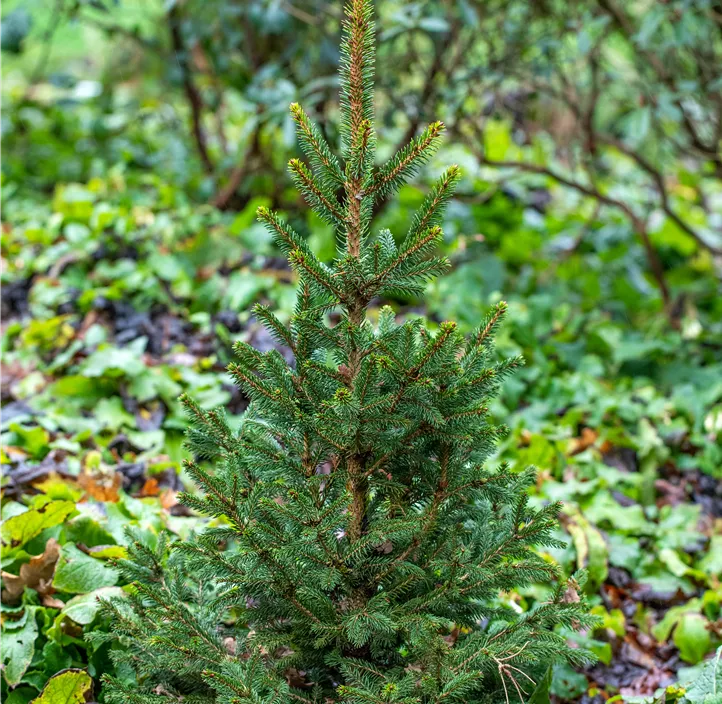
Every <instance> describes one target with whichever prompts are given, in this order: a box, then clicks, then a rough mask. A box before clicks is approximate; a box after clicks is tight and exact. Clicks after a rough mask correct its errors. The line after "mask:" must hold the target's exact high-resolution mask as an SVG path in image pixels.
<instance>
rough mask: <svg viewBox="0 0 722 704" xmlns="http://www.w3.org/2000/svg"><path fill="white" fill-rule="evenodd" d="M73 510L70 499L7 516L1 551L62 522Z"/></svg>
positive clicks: (16, 545)
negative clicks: (10, 516)
mask: <svg viewBox="0 0 722 704" xmlns="http://www.w3.org/2000/svg"><path fill="white" fill-rule="evenodd" d="M73 511H75V504H74V503H73V502H72V501H51V502H49V503H47V504H45V505H44V506H41V507H39V508H35V509H30V510H29V511H25V512H24V513H21V514H19V515H17V516H13V517H12V518H9V519H8V520H7V521H4V522H3V525H2V532H1V534H2V552H3V554H5V553H6V552H8V551H10V550H14V549H15V548H19V547H21V546H23V545H25V543H27V542H28V541H29V540H32V539H33V538H34V537H35V536H36V535H40V533H42V532H43V531H44V530H45V529H46V528H50V527H51V526H56V525H58V524H59V523H62V522H63V521H64V520H65V519H66V518H67V517H68V516H69V515H70V514H71V513H73Z"/></svg>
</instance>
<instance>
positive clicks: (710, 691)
mask: <svg viewBox="0 0 722 704" xmlns="http://www.w3.org/2000/svg"><path fill="white" fill-rule="evenodd" d="M685 702H689V704H722V646H720V647H719V648H717V652H716V653H715V655H714V657H713V658H712V659H711V660H709V661H707V663H706V664H705V665H704V667H703V668H702V672H701V673H700V674H699V675H698V676H697V677H695V679H694V681H693V682H692V683H690V685H689V687H688V688H687V692H686V693H685Z"/></svg>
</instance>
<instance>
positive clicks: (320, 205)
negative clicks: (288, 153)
mask: <svg viewBox="0 0 722 704" xmlns="http://www.w3.org/2000/svg"><path fill="white" fill-rule="evenodd" d="M288 170H289V171H290V172H291V177H292V178H293V182H294V183H295V184H296V187H297V188H298V189H299V190H300V191H301V192H302V193H303V194H304V196H305V197H306V203H308V205H309V206H311V208H313V209H314V210H315V211H316V212H317V213H318V214H319V215H320V216H321V217H322V218H323V219H324V220H326V221H327V222H329V223H331V224H335V225H343V222H344V216H343V214H342V213H341V211H340V210H339V207H340V206H339V204H338V202H337V201H336V196H335V195H334V194H333V193H332V192H330V191H329V190H328V189H326V188H323V187H322V186H319V185H318V184H317V183H316V182H315V181H314V180H313V176H312V175H311V173H310V172H309V170H308V169H307V168H306V165H305V164H304V163H303V162H302V161H301V160H300V159H291V161H289V162H288Z"/></svg>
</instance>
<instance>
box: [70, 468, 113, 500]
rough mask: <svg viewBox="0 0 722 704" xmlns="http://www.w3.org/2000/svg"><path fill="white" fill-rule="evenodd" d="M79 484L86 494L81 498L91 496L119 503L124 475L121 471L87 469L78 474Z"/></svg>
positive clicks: (85, 498)
mask: <svg viewBox="0 0 722 704" xmlns="http://www.w3.org/2000/svg"><path fill="white" fill-rule="evenodd" d="M78 484H79V485H80V486H81V487H82V488H83V489H84V490H85V494H86V495H85V496H84V497H83V499H81V500H84V501H87V500H88V498H91V499H95V500H96V501H107V502H110V503H117V502H118V501H119V500H120V496H119V494H118V490H119V489H120V487H121V486H122V485H123V475H122V474H121V473H120V472H112V473H110V472H97V471H96V472H93V471H88V470H87V469H85V470H83V471H82V472H81V473H80V475H79V476H78Z"/></svg>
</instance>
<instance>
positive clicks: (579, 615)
mask: <svg viewBox="0 0 722 704" xmlns="http://www.w3.org/2000/svg"><path fill="white" fill-rule="evenodd" d="M373 76H374V25H373V21H372V16H371V2H370V0H351V1H350V2H349V5H348V7H347V10H346V19H345V24H344V39H343V44H342V47H341V66H340V84H341V137H342V144H341V154H342V159H339V158H337V157H336V156H335V155H334V153H333V151H332V149H331V148H330V146H329V145H328V144H327V143H326V142H325V141H324V139H323V137H322V136H321V133H320V131H319V130H318V129H317V128H316V127H315V126H314V124H313V123H312V122H311V121H310V120H309V118H308V116H307V115H306V113H305V112H304V111H303V109H302V108H301V107H300V106H298V105H292V106H291V113H292V116H293V119H294V120H295V122H296V124H297V127H298V137H299V142H300V145H301V147H302V150H303V152H304V153H305V155H306V157H307V159H308V165H307V164H306V163H304V162H303V161H301V160H298V159H294V160H292V161H291V162H290V164H289V168H290V172H291V175H292V177H293V180H294V181H295V183H296V185H297V186H298V188H299V189H300V191H301V192H302V193H303V195H304V196H305V199H306V201H307V202H308V204H309V205H310V206H311V207H312V208H313V209H314V210H315V211H316V212H317V213H318V214H319V215H320V216H321V217H322V218H323V219H325V220H326V221H327V222H329V223H331V224H332V225H333V226H334V227H335V229H336V232H337V235H338V241H339V251H338V257H337V259H336V261H335V262H334V263H333V265H331V266H327V265H325V264H324V263H322V262H320V261H319V260H318V259H317V257H316V256H314V254H313V252H312V251H311V249H310V248H309V246H308V244H307V243H306V241H305V240H304V239H303V238H302V237H300V236H299V235H298V234H297V233H296V232H294V230H293V229H292V228H291V227H289V225H288V224H287V223H285V222H284V221H283V220H282V219H281V218H280V217H279V216H278V215H276V214H275V213H273V212H271V211H270V210H267V209H265V208H261V209H259V211H258V217H259V219H260V220H261V221H262V222H263V223H264V224H265V225H266V227H267V228H268V229H269V230H270V231H271V233H272V234H273V236H274V238H275V240H276V242H277V243H278V245H279V246H280V247H281V248H282V249H283V251H284V252H285V253H286V255H287V256H288V258H289V260H290V262H291V265H292V266H293V269H294V270H295V272H296V273H297V275H298V278H299V288H298V299H297V303H296V307H295V312H294V314H293V317H292V318H291V321H290V323H289V324H288V325H285V324H284V323H283V322H281V320H279V319H278V318H277V317H276V316H275V315H274V313H273V312H272V311H271V310H269V309H268V308H266V307H263V306H258V307H256V309H255V315H256V316H257V318H258V319H260V320H261V321H262V322H263V323H264V324H265V325H266V326H267V328H268V329H269V331H270V332H271V334H272V335H273V336H274V337H275V338H276V340H277V341H278V343H279V344H280V345H282V346H285V347H287V348H289V349H290V350H291V351H292V352H293V356H294V360H295V363H294V364H290V365H289V364H288V363H287V362H286V361H285V359H284V357H283V356H282V355H281V354H280V353H279V352H278V351H276V350H272V351H270V352H267V353H265V354H262V353H260V352H258V351H257V350H255V349H254V348H252V347H251V346H249V345H247V344H243V343H239V344H237V345H236V347H235V353H236V356H237V361H236V362H235V363H233V364H231V365H230V367H229V371H230V373H231V375H232V376H233V378H234V379H235V381H236V383H237V384H238V385H239V387H240V388H241V389H242V390H243V392H244V393H245V394H246V395H247V396H248V397H249V398H250V399H251V403H250V406H249V407H248V409H247V411H246V412H245V414H244V416H243V418H242V421H241V425H240V429H239V430H237V431H234V430H232V429H231V427H229V425H228V423H227V422H226V420H225V418H224V414H223V412H222V411H220V410H216V411H206V410H203V409H201V408H200V407H199V406H198V405H197V404H196V403H194V401H193V400H192V399H190V398H183V403H184V404H185V407H186V408H187V411H188V413H189V416H190V419H191V429H190V431H189V432H188V447H189V448H190V450H191V451H192V454H193V457H194V460H192V461H188V462H187V463H186V471H187V473H188V475H189V476H190V477H192V479H193V480H194V481H195V482H196V484H197V485H198V488H199V490H200V492H199V493H198V494H197V495H196V494H187V495H184V497H183V501H184V502H185V504H187V505H188V506H190V507H191V508H193V509H195V510H196V511H198V512H200V513H201V514H204V515H206V516H209V517H211V518H212V519H213V520H212V521H211V523H210V527H208V528H207V529H206V530H204V531H203V532H202V533H201V534H199V535H197V536H195V537H193V538H192V539H190V540H188V541H183V542H176V543H174V544H173V545H172V546H171V549H170V557H166V554H167V549H166V544H165V539H164V538H163V537H162V536H161V538H159V540H158V543H157V544H155V545H152V546H151V545H148V544H145V543H143V542H142V541H141V540H136V541H134V542H132V543H131V547H130V559H129V560H127V561H123V562H122V563H121V565H120V567H121V569H122V570H123V572H124V574H125V576H126V577H127V578H128V579H129V580H131V581H132V582H133V587H132V588H131V591H130V594H129V596H128V597H127V598H124V599H117V600H114V601H111V602H108V603H106V604H105V610H106V612H107V613H109V614H110V615H111V617H112V622H113V628H114V633H113V634H111V635H110V636H107V637H106V636H103V635H102V634H97V635H96V636H95V638H96V640H103V639H104V638H107V639H110V640H113V639H117V640H118V641H119V643H117V644H115V645H114V646H113V650H112V655H113V656H114V657H115V658H116V659H117V660H118V661H119V663H124V664H125V665H126V667H125V668H124V669H123V668H121V670H120V671H121V672H125V676H124V677H121V678H118V679H111V678H107V679H106V684H105V688H104V696H105V699H106V701H109V702H123V703H126V702H131V703H138V704H140V703H141V702H143V703H146V702H147V703H158V704H160V703H165V702H183V703H184V704H202V703H203V704H205V703H210V702H218V703H219V704H220V703H223V704H230V703H231V702H233V703H241V702H243V703H245V702H249V703H250V702H253V703H256V704H261V703H264V704H271V703H272V702H273V703H276V702H277V703H279V704H281V703H286V702H301V703H304V702H305V703H307V704H311V703H312V702H313V703H318V704H331V703H333V702H344V703H347V704H361V703H364V704H365V703H373V702H378V703H382V702H388V703H392V702H397V703H399V704H400V703H402V702H403V703H410V702H423V703H424V704H431V703H438V704H441V703H442V702H444V703H445V704H455V703H456V704H461V703H466V702H482V701H483V702H486V701H488V702H503V701H507V702H510V701H512V700H515V701H519V699H525V698H526V696H527V693H529V692H531V691H532V690H533V689H534V686H535V680H537V679H538V678H539V676H540V675H542V674H543V673H544V671H545V669H546V667H547V666H548V665H549V663H551V662H553V661H555V660H558V659H566V660H568V661H570V662H572V663H579V662H581V661H583V660H584V657H585V656H584V653H583V651H582V650H579V649H571V648H569V647H568V646H567V637H568V635H569V632H570V631H572V630H575V629H579V628H582V627H584V626H585V625H588V624H589V623H590V620H589V617H588V616H587V615H586V611H585V608H584V604H583V600H580V598H579V594H578V591H577V585H576V582H573V581H572V582H571V583H565V582H562V581H560V580H559V578H558V574H557V569H556V568H555V566H554V565H553V564H552V563H551V562H549V561H548V560H546V559H544V558H543V557H541V556H540V555H539V554H537V552H535V551H534V549H533V548H534V547H535V546H552V545H555V544H556V541H555V540H554V538H553V537H552V534H553V531H554V530H555V528H556V525H557V523H556V518H557V513H558V511H559V506H557V505H550V506H547V507H544V508H541V509H539V510H536V509H532V508H530V506H529V505H528V502H527V492H526V490H527V488H528V486H529V484H530V483H531V482H532V481H533V473H531V472H523V473H512V472H510V471H509V469H508V468H507V467H505V466H500V467H496V468H493V467H486V466H485V460H486V459H487V458H488V456H489V454H490V453H491V452H492V450H493V448H494V445H495V442H496V440H497V438H498V436H499V434H500V432H501V430H500V428H498V427H496V426H495V425H494V424H493V423H492V422H490V420H489V418H488V415H487V413H488V411H487V404H488V402H489V399H490V398H491V397H493V395H494V394H495V393H496V391H497V390H498V387H499V385H500V383H501V382H502V380H503V379H504V377H505V376H506V375H507V374H509V373H510V372H511V371H512V370H513V369H514V368H515V367H516V366H517V365H519V363H520V360H519V359H516V358H513V359H507V360H504V361H500V362H499V361H495V358H494V355H493V349H492V340H493V336H494V333H495V330H496V329H497V327H498V326H499V324H500V322H501V320H502V318H503V316H504V313H505V310H506V307H505V305H504V304H503V303H500V304H498V305H497V306H496V307H495V308H493V310H492V311H491V312H490V313H489V315H488V316H487V318H486V319H485V320H484V321H483V322H482V323H481V325H480V326H479V328H478V329H477V330H476V331H475V332H474V333H473V334H472V335H471V336H469V338H468V339H464V337H463V336H462V335H461V334H460V333H459V332H458V331H457V329H456V325H455V324H454V323H451V322H447V323H443V324H442V325H440V326H439V328H438V330H434V331H432V330H429V329H427V328H426V327H425V326H424V324H423V323H422V322H421V321H420V320H407V321H405V322H399V321H397V320H396V319H395V316H394V312H393V311H392V310H391V308H389V307H384V308H381V310H380V311H379V312H378V315H377V316H376V318H375V319H374V322H373V323H372V322H371V320H370V319H369V315H368V306H369V303H370V302H371V301H372V300H374V299H379V298H381V299H383V298H384V297H385V296H389V295H390V294H392V293H394V292H404V293H406V294H416V295H418V294H421V293H423V290H424V284H425V283H426V281H427V280H429V279H430V278H431V277H434V276H437V275H439V274H441V273H443V271H444V270H445V269H446V268H447V265H448V264H447V261H446V259H444V258H443V257H439V256H436V255H435V252H436V250H437V244H438V243H439V241H440V239H441V237H442V233H441V229H440V227H439V222H440V219H441V213H442V210H443V208H444V205H445V204H446V202H447V201H448V200H449V198H450V196H451V194H452V192H453V189H454V186H455V184H456V182H457V180H458V178H459V171H458V169H457V167H455V166H452V167H450V168H449V169H447V171H446V172H444V173H443V174H442V175H441V177H440V178H439V179H438V181H437V182H436V183H435V185H434V186H433V188H431V190H430V192H429V193H428V195H427V196H426V198H425V200H424V202H423V204H422V205H421V207H420V208H419V211H418V212H417V213H416V215H415V216H414V218H413V220H412V221H411V222H410V223H409V227H408V231H407V232H406V233H391V232H389V231H388V230H382V231H381V232H374V231H373V230H372V228H371V219H372V213H373V209H374V204H376V203H378V202H379V200H380V199H382V198H387V197H389V196H390V195H392V194H393V192H394V191H395V190H397V189H398V188H399V186H401V185H402V184H403V183H404V182H405V181H406V180H407V179H408V178H409V177H410V176H412V175H413V174H414V173H415V172H416V171H417V169H418V168H419V166H420V165H421V164H423V163H424V162H425V161H427V160H428V158H429V157H430V155H431V154H432V153H433V151H434V149H435V148H436V147H437V143H438V141H439V137H440V135H441V133H442V132H443V130H444V126H443V124H442V123H440V122H436V123H434V124H432V125H430V126H429V127H428V128H427V129H426V130H425V131H424V132H423V133H422V134H420V135H419V136H418V137H416V138H415V139H414V140H413V141H412V142H411V143H410V144H409V145H408V146H406V147H404V148H403V149H401V151H399V152H398V153H397V154H396V155H395V156H394V157H393V158H392V159H391V160H390V161H389V162H388V163H387V164H385V165H383V166H380V167H377V166H376V165H375V159H374V157H375V144H376V135H375V131H374V122H373ZM331 311H336V312H338V313H339V314H340V319H339V320H338V322H337V323H335V324H329V322H328V317H329V316H328V314H329V313H330V312H331ZM209 467H212V469H210V468H209ZM539 582H542V583H553V584H555V585H556V587H555V588H554V589H553V590H552V596H551V597H550V598H549V600H547V601H545V602H543V603H536V604H535V605H534V606H533V608H532V609H531V610H530V611H528V612H526V613H523V614H519V613H518V612H517V611H516V610H514V609H512V608H510V599H509V598H508V596H505V595H507V594H508V592H509V591H510V590H512V589H514V588H517V587H525V586H527V585H531V584H533V583H539Z"/></svg>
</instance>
